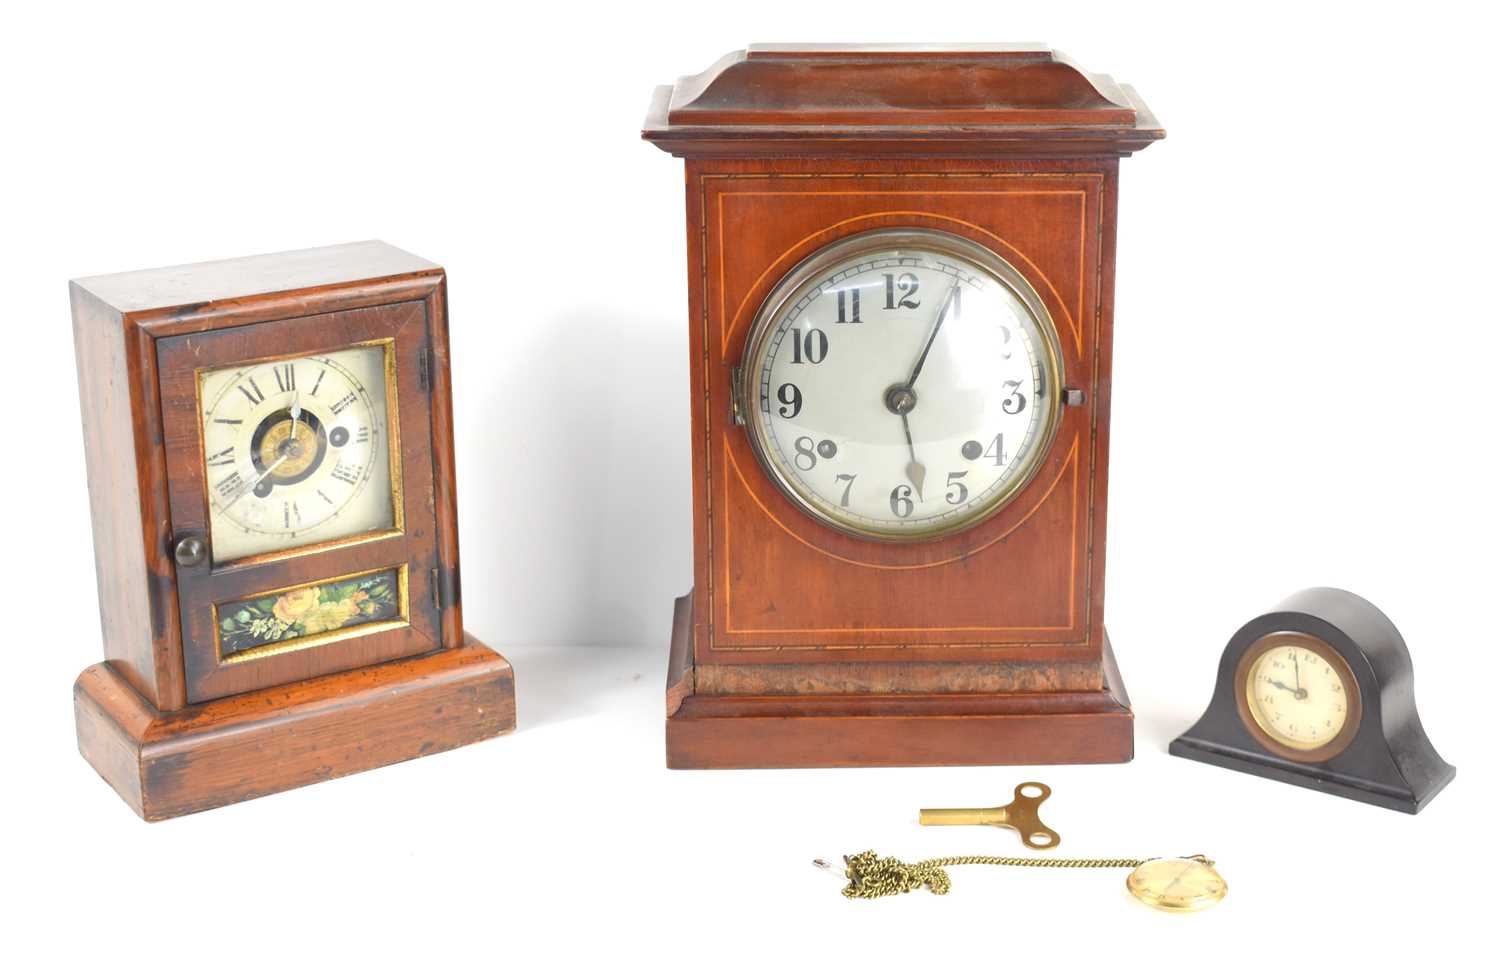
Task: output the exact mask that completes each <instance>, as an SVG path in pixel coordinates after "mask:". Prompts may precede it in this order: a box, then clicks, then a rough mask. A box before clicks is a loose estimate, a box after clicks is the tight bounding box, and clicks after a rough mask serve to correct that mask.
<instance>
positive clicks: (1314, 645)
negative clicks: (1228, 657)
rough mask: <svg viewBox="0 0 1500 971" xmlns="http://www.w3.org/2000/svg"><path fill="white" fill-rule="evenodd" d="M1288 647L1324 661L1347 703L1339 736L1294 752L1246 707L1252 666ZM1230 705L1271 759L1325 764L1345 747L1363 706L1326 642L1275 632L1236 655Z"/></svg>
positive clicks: (1347, 670) (1349, 674)
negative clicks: (1311, 654)
mask: <svg viewBox="0 0 1500 971" xmlns="http://www.w3.org/2000/svg"><path fill="white" fill-rule="evenodd" d="M1288 644H1295V645H1296V646H1298V647H1302V648H1306V649H1307V650H1309V651H1312V652H1313V653H1314V654H1316V655H1318V656H1319V657H1321V658H1322V659H1323V660H1325V661H1327V662H1328V665H1329V667H1331V668H1333V670H1334V672H1335V673H1336V674H1337V675H1338V676H1339V681H1340V682H1341V683H1342V684H1343V686H1344V697H1345V698H1347V699H1348V701H1347V702H1346V704H1347V706H1348V711H1346V712H1345V713H1344V724H1343V727H1342V728H1340V729H1339V733H1338V734H1337V735H1335V736H1334V737H1333V738H1331V739H1329V740H1328V741H1327V742H1325V743H1324V744H1322V745H1319V746H1316V747H1315V748H1294V747H1292V746H1290V745H1287V744H1286V743H1285V742H1283V741H1281V740H1280V739H1279V738H1277V737H1276V735H1274V734H1273V733H1272V731H1271V729H1269V728H1267V727H1266V726H1265V725H1264V723H1262V722H1261V719H1260V715H1259V712H1258V711H1257V710H1256V706H1255V705H1252V704H1251V703H1250V699H1249V694H1250V692H1251V690H1252V689H1251V685H1250V681H1249V679H1250V677H1251V674H1252V673H1253V672H1254V669H1255V664H1256V662H1257V661H1259V660H1260V658H1262V657H1264V656H1265V655H1266V654H1268V653H1269V652H1271V651H1273V650H1276V649H1278V648H1280V647H1284V646H1286V645H1288ZM1234 704H1235V708H1236V709H1237V710H1238V711H1239V714H1240V721H1241V722H1243V723H1244V725H1245V729H1246V730H1247V731H1248V732H1249V733H1250V734H1251V735H1252V736H1253V737H1254V738H1255V740H1256V741H1257V742H1258V743H1260V745H1261V746H1262V747H1264V748H1265V749H1266V750H1267V751H1268V752H1271V753H1272V754H1274V755H1278V756H1280V757H1281V758H1284V759H1288V760H1290V761H1293V762H1303V763H1316V762H1327V761H1328V760H1329V759H1331V758H1333V757H1334V756H1335V755H1338V754H1339V753H1340V752H1342V751H1343V750H1344V749H1346V748H1348V747H1349V744H1350V743H1351V742H1353V741H1354V736H1355V735H1356V734H1358V732H1359V726H1360V723H1361V722H1362V721H1363V719H1364V703H1363V700H1362V699H1361V697H1360V693H1359V681H1358V680H1356V679H1355V677H1354V671H1353V670H1352V669H1351V668H1350V667H1349V662H1347V661H1345V660H1344V656H1343V655H1342V654H1340V653H1339V652H1338V651H1337V650H1335V649H1334V648H1333V647H1332V646H1331V645H1330V644H1328V643H1327V642H1326V641H1323V640H1321V639H1319V638H1317V637H1314V636H1312V635H1311V634H1307V633H1303V632H1301V631H1276V632H1274V633H1271V634H1266V635H1265V636H1264V637H1260V638H1258V639H1257V640H1255V641H1254V642H1253V643H1251V644H1250V646H1249V647H1247V648H1245V650H1244V652H1243V653H1241V654H1240V659H1239V663H1237V664H1236V665H1235V668H1234Z"/></svg>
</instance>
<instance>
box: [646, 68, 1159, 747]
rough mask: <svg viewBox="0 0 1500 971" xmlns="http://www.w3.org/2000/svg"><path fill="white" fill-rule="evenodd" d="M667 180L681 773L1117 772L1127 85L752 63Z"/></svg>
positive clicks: (677, 120)
mask: <svg viewBox="0 0 1500 971" xmlns="http://www.w3.org/2000/svg"><path fill="white" fill-rule="evenodd" d="M642 134H643V137H644V138H646V139H647V140H648V141H650V142H652V143H653V144H655V145H657V146H658V147H660V148H662V149H664V150H666V151H669V152H671V153H672V154H674V155H677V156H680V157H682V158H684V159H685V160H686V189H687V240H688V246H687V249H688V309H689V314H690V317H689V320H690V326H689V328H688V331H689V335H690V337H689V350H690V359H691V372H690V378H691V387H690V389H689V392H690V393H689V398H690V401H691V409H692V442H693V455H692V460H693V466H692V468H693V483H694V488H693V536H694V586H693V589H692V591H691V593H690V594H689V595H688V596H687V597H684V598H682V599H681V600H679V601H678V604H677V608H676V613H675V621H674V629H673V635H672V644H671V649H670V660H669V670H668V690H667V709H668V718H667V760H668V764H669V765H672V766H677V767H684V768H694V767H738V766H817V765H920V764H945V763H946V764H964V763H970V764H986V763H989V764H995V763H1035V762H1090V761H1106V762H1107V761H1123V760H1126V759H1129V758H1130V757H1131V754H1132V731H1131V712H1130V707H1129V702H1128V700H1127V698H1126V696H1125V693H1124V688H1123V687H1122V684H1121V681H1120V676H1119V672H1118V671H1117V669H1116V667H1115V664H1114V659H1113V656H1112V653H1111V649H1110V645H1109V640H1108V637H1107V636H1106V634H1105V631H1104V547H1105V542H1104V541H1105V497H1106V491H1107V490H1106V481H1107V476H1106V469H1107V466H1108V452H1109V405H1110V383H1111V347H1112V342H1113V332H1114V298H1113V288H1114V267H1115V259H1114V247H1115V211H1116V191H1117V187H1118V166H1119V160H1120V158H1121V157H1122V156H1126V155H1129V154H1130V153H1132V152H1134V151H1137V150H1139V149H1141V148H1144V147H1146V146H1147V145H1150V144H1151V143H1152V142H1153V141H1155V140H1156V139H1159V138H1161V137H1162V134H1163V133H1162V131H1161V129H1160V127H1159V126H1158V125H1157V124H1156V121H1155V119H1154V118H1153V117H1152V115H1151V113H1150V112H1149V111H1148V110H1147V109H1146V107H1145V106H1144V105H1143V104H1142V103H1141V101H1140V100H1139V98H1137V97H1136V95H1135V94H1134V92H1132V91H1131V90H1130V89H1129V88H1126V87H1122V86H1120V85H1118V84H1116V83H1115V82H1114V81H1113V80H1111V79H1110V78H1109V77H1107V76H1104V75H1099V74H1092V73H1089V72H1087V71H1084V70H1082V69H1080V68H1079V67H1078V66H1077V65H1075V64H1073V63H1071V62H1070V61H1069V60H1068V59H1067V58H1065V57H1063V56H1062V55H1060V54H1057V53H1056V52H1053V51H1050V50H1048V49H1046V48H1041V47H1036V46H1029V45H1009V46H1007V45H983V44H976V45H957V46H951V47H932V46H907V45H886V46H868V47H865V46H841V45H825V46H798V45H759V46H753V47H751V48H750V49H749V50H747V51H740V52H736V53H734V54H730V55H728V56H726V57H724V58H723V59H721V60H720V61H719V62H718V63H716V64H714V65H713V66H712V67H710V68H709V69H708V70H707V71H704V72H703V73H702V74H699V75H696V76H693V77H686V78H682V79H681V80H679V81H678V82H677V84H675V85H672V86H667V87H663V88H660V89H658V91H657V93H656V97H655V99H654V101H653V103H652V106H651V109H650V113H649V115H648V117H647V119H646V123H645V128H644V131H643V133H642Z"/></svg>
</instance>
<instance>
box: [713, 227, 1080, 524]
mask: <svg viewBox="0 0 1500 971" xmlns="http://www.w3.org/2000/svg"><path fill="white" fill-rule="evenodd" d="M1060 362H1061V353H1060V350H1059V347H1058V339H1057V332H1056V329H1055V328H1054V326H1053V324H1052V320H1051V317H1050V316H1049V315H1048V313H1047V310H1046V307H1045V305H1044V304H1043V303H1042V301H1041V299H1040V298H1039V297H1038V296H1037V294H1036V292H1035V291H1034V290H1033V289H1032V287H1031V285H1030V284H1029V283H1027V281H1026V279H1025V278H1024V277H1023V276H1022V275H1021V274H1020V273H1019V272H1018V271H1017V270H1016V269H1015V268H1014V267H1013V266H1011V265H1010V264H1009V263H1007V262H1006V261H1005V260H1004V259H1002V258H1001V257H1000V256H998V255H997V254H995V253H993V252H991V251H990V250H988V249H986V248H984V247H982V246H979V245H977V244H975V243H973V242H971V241H969V240H966V239H963V238H961V237H958V236H954V235H952V234H949V233H943V232H938V231H934V230H922V229H910V230H876V231H873V232H868V233H862V234H859V235H857V236H851V237H849V238H847V239H845V240H842V241H840V242H837V243H834V244H831V245H829V246H827V247H825V248H824V249H822V250H820V251H819V252H817V253H815V254H814V255H813V256H811V257H809V258H808V259H807V260H805V261H803V262H802V263H801V264H800V265H798V266H797V267H796V268H794V269H793V270H792V271H791V272H790V273H788V274H787V276H786V278H785V279H784V280H783V281H782V282H781V283H780V284H779V285H778V286H777V287H776V289H775V290H774V291H773V292H772V293H771V295H770V296H769V297H768V298H767V300H766V301H765V303H764V304H763V305H762V307H761V310H760V313H759V314H758V315H757V317H756V319H755V322H754V324H753V325H752V328H751V332H750V336H749V339H748V343H747V351H746V356H745V359H744V362H743V364H742V366H741V369H740V373H741V377H740V380H741V387H740V389H739V394H740V400H741V401H742V402H743V403H744V406H745V407H744V411H745V412H746V413H745V414H744V416H743V417H744V419H745V423H746V425H747V427H748V430H749V433H750V441H751V444H752V446H753V447H754V450H755V453H756V456H757V457H758V458H759V460H760V462H761V464H762V466H763V467H764V468H765V470H766V472H767V473H768V474H769V475H770V476H771V478H772V480H773V481H774V482H775V483H776V484H777V486H778V487H779V488H780V489H781V490H782V491H783V492H784V493H785V494H786V495H787V496H789V497H790V498H791V499H792V501H793V502H795V503H796V504H797V505H798V506H799V507H801V508H802V509H803V510H804V511H806V512H807V513H808V514H809V515H811V516H812V517H814V518H815V519H817V520H819V521H820V522H822V523H824V524H826V525H828V526H831V527H833V528H834V529H837V530H840V531H842V532H845V533H849V534H853V535H856V536H861V537H867V538H872V539H879V540H887V541H916V540H924V539H931V538H933V537H936V536H942V535H946V534H950V533H954V532H957V531H959V530H963V529H967V528H969V527H971V526H973V525H975V524H977V523H979V522H981V521H982V520H984V519H986V518H988V517H990V516H992V515H994V514H995V513H996V512H998V511H999V510H1000V509H1002V508H1004V506H1005V505H1006V504H1007V503H1008V502H1009V501H1010V500H1011V499H1012V498H1014V496H1015V495H1016V494H1017V493H1018V492H1019V491H1020V490H1021V488H1022V487H1024V486H1025V485H1026V483H1027V482H1028V481H1030V479H1031V478H1032V476H1033V475H1034V474H1035V473H1036V470H1037V468H1038V467H1039V466H1040V465H1041V463H1042V460H1043V458H1044V457H1045V456H1046V453H1047V451H1048V449H1049V447H1050V446H1051V443H1052V440H1053V438H1054V437H1055V435H1056V431H1057V423H1058V417H1059V412H1060V401H1061V397H1060V396H1061V385H1062V377H1063V376H1062V373H1061V363H1060Z"/></svg>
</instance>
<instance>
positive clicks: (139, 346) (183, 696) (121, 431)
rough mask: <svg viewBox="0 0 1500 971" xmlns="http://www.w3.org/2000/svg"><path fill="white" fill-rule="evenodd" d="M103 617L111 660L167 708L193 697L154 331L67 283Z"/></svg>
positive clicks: (133, 683) (153, 700) (136, 686)
mask: <svg viewBox="0 0 1500 971" xmlns="http://www.w3.org/2000/svg"><path fill="white" fill-rule="evenodd" d="M69 295H70V298H71V303H72V312H73V339H74V347H75V352H76V355H77V363H78V398H79V406H80V412H81V415H80V417H81V419H82V424H83V440H84V457H85V461H86V465H87V475H88V491H89V506H90V513H91V519H92V524H93V537H94V563H95V571H96V575H97V582H98V590H99V621H100V626H101V629H102V635H103V641H104V656H105V658H106V659H107V661H108V663H109V664H110V665H111V666H112V667H113V668H114V669H115V670H116V671H117V672H118V673H119V675H120V676H121V677H122V678H124V680H125V681H126V682H127V683H128V684H129V685H130V686H131V687H132V688H134V689H135V690H136V691H138V692H139V693H140V694H141V695H142V697H144V698H145V699H146V700H147V701H149V702H150V703H151V704H152V705H154V706H156V707H157V708H158V709H160V710H162V711H172V710H175V709H178V708H181V707H183V706H184V705H185V704H187V688H186V683H185V680H184V678H183V668H182V641H181V632H180V629H179V627H178V620H177V615H178V610H177V590H176V582H175V578H176V573H175V567H174V565H173V563H172V558H171V554H170V552H169V544H170V542H171V516H170V514H169V512H168V510H167V488H166V459H165V454H164V451H163V447H162V436H161V414H160V400H159V398H158V396H157V390H156V389H157V383H156V355H155V353H154V350H153V348H152V341H151V339H150V337H149V335H147V334H145V333H143V332H142V331H141V330H140V329H139V327H138V326H137V325H136V324H135V322H134V321H133V320H132V319H131V318H130V317H129V316H128V315H126V314H124V313H122V312H121V311H120V310H119V309H117V308H116V307H114V306H112V305H111V304H109V303H108V302H106V301H105V300H103V299H102V298H100V297H99V296H97V295H96V294H94V293H93V292H92V291H91V290H89V289H87V288H86V287H85V286H83V285H82V284H81V283H80V282H78V281H73V282H71V283H70V284H69Z"/></svg>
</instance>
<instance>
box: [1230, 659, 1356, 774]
mask: <svg viewBox="0 0 1500 971" xmlns="http://www.w3.org/2000/svg"><path fill="white" fill-rule="evenodd" d="M1235 680H1236V683H1237V684H1238V686H1239V692H1240V694H1239V708H1240V716H1241V718H1242V719H1243V720H1244V721H1245V726H1246V728H1248V729H1249V730H1250V732H1251V734H1253V735H1254V736H1255V737H1256V738H1257V739H1258V740H1259V741H1260V742H1261V744H1263V745H1265V746H1266V747H1267V748H1269V749H1271V750H1272V751H1275V752H1277V753H1278V754H1281V755H1284V756H1286V757H1288V758H1292V759H1296V760H1298V761H1323V760H1326V759H1329V758H1332V757H1333V756H1334V755H1336V754H1338V752H1340V751H1342V750H1343V748H1344V747H1345V746H1346V745H1347V744H1348V743H1349V741H1350V740H1352V738H1353V735H1354V732H1355V730H1356V729H1357V728H1358V726H1359V716H1360V702H1359V684H1358V682H1356V681H1355V679H1354V675H1353V673H1352V672H1351V671H1350V670H1349V665H1348V664H1347V663H1346V662H1345V661H1344V659H1343V657H1342V656H1341V655H1340V654H1339V653H1338V652H1337V651H1335V650H1334V649H1333V648H1332V647H1330V646H1329V645H1328V644H1326V643H1324V642H1323V641H1321V640H1318V639H1317V638H1315V637H1311V636H1309V635H1306V634H1296V633H1290V632H1287V633H1281V634H1272V635H1270V636H1268V637H1264V638H1261V639H1260V640H1259V641H1257V642H1256V643H1254V644H1252V645H1251V646H1250V647H1249V648H1248V649H1247V650H1246V651H1245V654H1244V655H1243V656H1242V658H1241V660H1240V663H1239V671H1238V677H1237V678H1236V679H1235Z"/></svg>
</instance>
